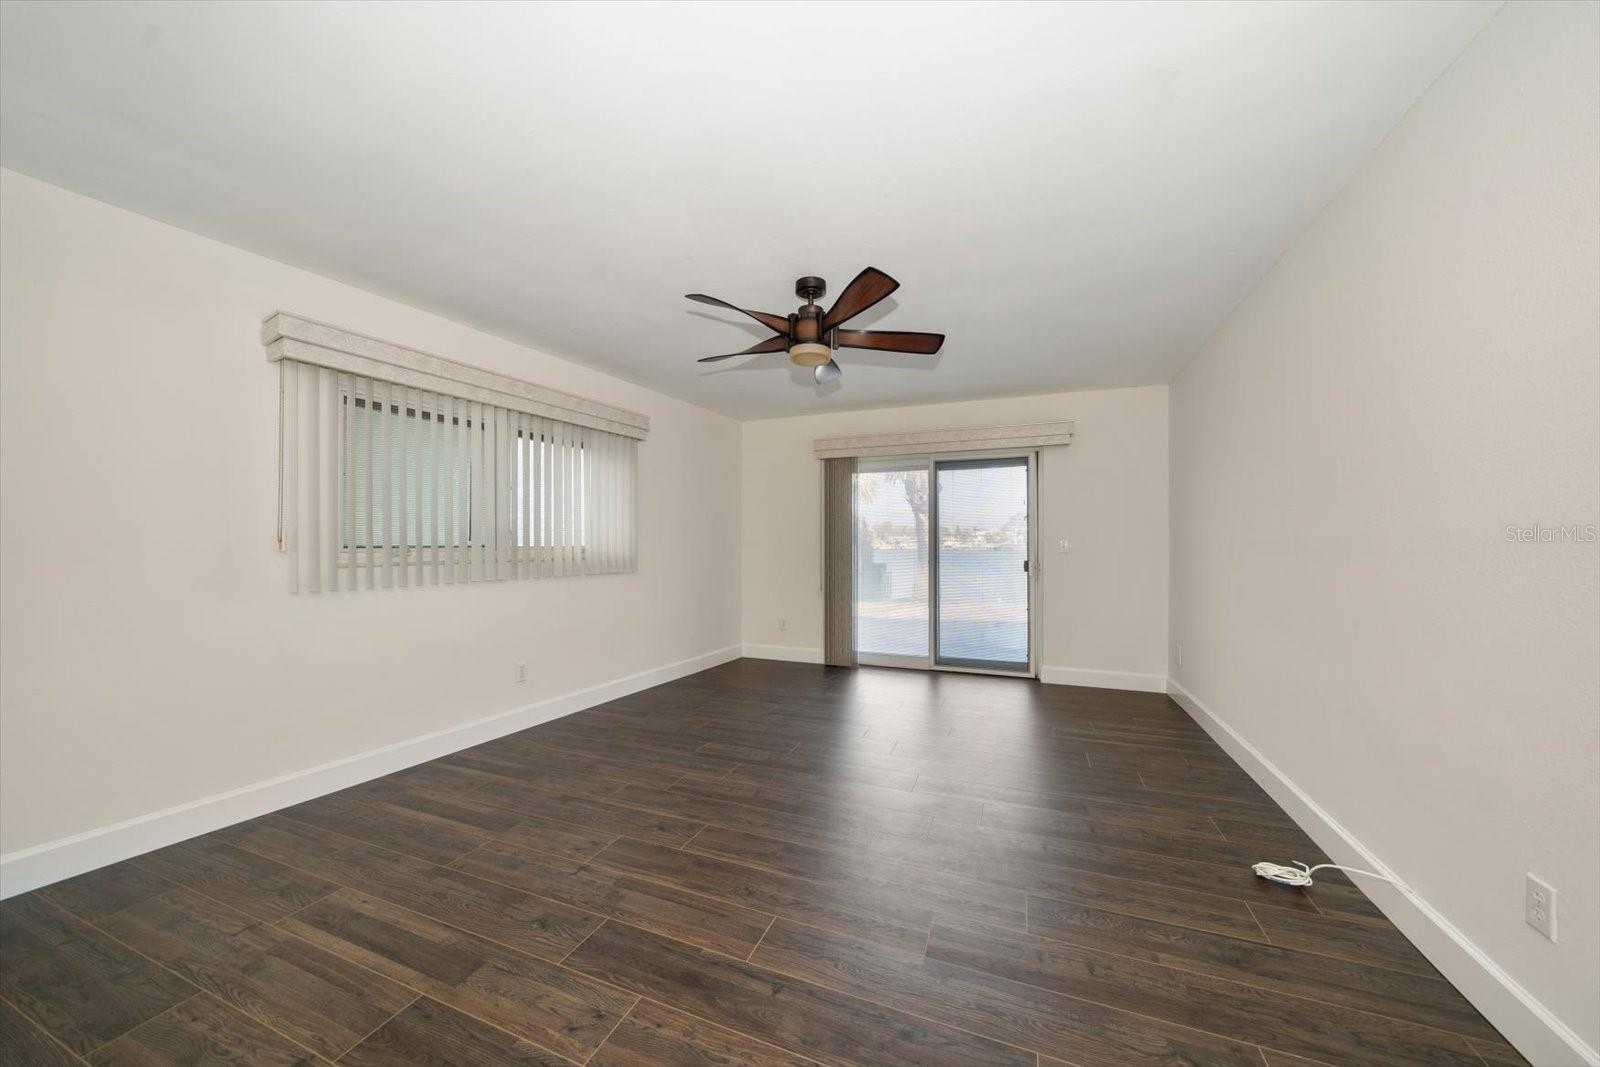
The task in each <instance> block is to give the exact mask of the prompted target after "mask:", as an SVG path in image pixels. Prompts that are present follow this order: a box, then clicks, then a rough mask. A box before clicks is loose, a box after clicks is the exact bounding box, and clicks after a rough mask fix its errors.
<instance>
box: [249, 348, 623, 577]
mask: <svg viewBox="0 0 1600 1067" xmlns="http://www.w3.org/2000/svg"><path fill="white" fill-rule="evenodd" d="M279 367H280V368H281V374H282V376H283V377H282V409H281V413H280V414H281V419H282V431H281V432H282V457H281V460H282V464H281V470H280V481H279V489H280V494H281V499H280V516H279V547H280V549H281V550H282V551H283V552H284V553H285V554H286V555H287V556H288V557H289V564H290V566H289V587H290V589H291V591H294V592H301V591H304V592H312V593H318V592H338V591H342V590H351V591H353V590H358V589H380V588H397V587H400V588H403V587H406V586H410V585H428V584H431V585H438V584H441V583H455V582H481V581H504V580H511V579H518V578H552V577H561V576H565V575H577V574H614V573H619V572H623V571H632V570H634V569H635V566H636V560H637V548H638V546H637V536H636V529H637V518H636V512H635V503H634V500H635V482H636V479H637V472H638V441H636V440H634V439H633V438H631V437H624V436H622V435H619V434H614V433H608V432H606V431H603V430H598V429H594V428H591V427H587V426H578V425H574V424H572V423H568V422H562V421H559V420H556V419H550V418H543V417H540V416H536V415H532V414H529V413H527V412H523V411H516V410H513V409H509V408H504V407H498V406H496V405H493V404H488V403H482V402H479V401H475V400H469V399H466V398H463V397H457V396H451V395H448V394H445V393H435V392H429V391H427V390H423V389H418V388H414V387H408V386H405V385H402V384H398V383H395V382H389V381H384V380H381V379H377V378H367V377H362V376H360V375H355V374H348V373H345V372H343V371H338V370H334V369H332V368H329V367H320V366H314V365H311V364H304V363H299V362H296V361H294V360H287V359H286V360H282V361H280V362H279Z"/></svg>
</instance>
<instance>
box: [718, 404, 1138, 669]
mask: <svg viewBox="0 0 1600 1067" xmlns="http://www.w3.org/2000/svg"><path fill="white" fill-rule="evenodd" d="M1055 419H1073V420H1075V422H1076V432H1075V435H1074V437H1073V441H1072V444H1070V445H1062V446H1057V447H1053V448H1047V449H1043V450H1042V455H1041V457H1040V463H1039V497H1040V500H1039V505H1038V508H1037V510H1038V521H1039V545H1040V548H1041V550H1042V552H1043V559H1042V560H1041V561H1040V562H1041V565H1042V569H1041V572H1040V586H1041V592H1040V596H1041V599H1042V601H1043V604H1042V621H1043V632H1042V634H1041V646H1042V648H1041V651H1042V655H1041V656H1040V657H1039V663H1040V665H1041V667H1042V668H1043V670H1042V672H1041V673H1042V674H1043V676H1044V677H1045V679H1046V680H1048V681H1058V682H1070V683H1075V684H1086V685H1090V684H1105V685H1116V686H1122V687H1126V688H1141V687H1153V688H1156V689H1160V688H1161V687H1162V685H1164V683H1165V679H1166V673H1167V652H1166V631H1167V564H1168V554H1167V490H1166V486H1167V388H1166V387H1165V386H1147V387H1143V388H1136V389H1104V390H1095V391H1091V392H1079V393H1056V394H1051V395H1046V396H1034V397H1018V398H1014V399H1002V400H975V401H970V402H966V403H958V404H931V405H924V406H919V407H902V408H882V409H878V410H872V411H850V412H840V413H837V414H827V415H809V416H803V417H799V418H787V419H768V420H763V421H756V422H747V423H745V424H744V493H743V505H744V506H743V515H744V532H743V537H742V542H743V547H744V577H743V581H742V585H743V590H744V641H745V646H746V653H747V654H760V655H774V656H777V655H786V654H787V655H795V656H804V655H813V656H814V655H819V654H820V650H821V647H822V548H821V544H822V510H821V509H822V503H821V484H822V480H821V472H820V471H821V468H820V461H819V460H818V459H817V458H816V456H815V454H814V453H813V451H812V442H813V441H815V439H816V438H818V437H834V436H838V435H841V434H850V433H899V432H913V431H917V430H941V429H950V428H959V427H974V426H997V425H1015V424H1022V423H1029V422H1042V421H1049V420H1055ZM1063 537H1064V538H1067V539H1068V541H1069V544H1070V551H1069V552H1068V553H1067V554H1066V555H1062V554H1060V552H1059V550H1058V549H1057V547H1056V546H1057V542H1058V541H1059V540H1060V539H1061V538H1063ZM780 619H782V620H786V621H787V629H784V630H780V629H779V628H778V626H779V620H780Z"/></svg>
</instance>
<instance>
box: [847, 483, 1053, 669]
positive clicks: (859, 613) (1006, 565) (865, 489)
mask: <svg viewBox="0 0 1600 1067" xmlns="http://www.w3.org/2000/svg"><path fill="white" fill-rule="evenodd" d="M1032 486H1033V468H1032V456H1031V455H1027V454H1024V455H1007V456H984V457H979V458H972V457H970V456H963V457H950V458H945V457H939V456H918V457H909V458H898V459H893V460H883V459H863V460H862V461H861V463H860V467H859V470H858V472H857V474H856V487H855V513H856V514H855V522H856V574H855V601H856V603H855V614H856V655H857V657H858V658H859V659H860V660H861V662H864V663H871V664H880V665H886V666H899V667H923V668H940V669H946V670H977V671H996V672H1004V673H1008V674H1010V673H1016V674H1032V673H1033V617H1032V610H1031V607H1032V601H1033V597H1032V583H1033V577H1034V576H1033V574H1032V573H1031V568H1030V562H1029V561H1030V558H1031V556H1032V551H1031V549H1032V538H1033V530H1032V515H1031V510H1030V505H1031V500H1032V496H1033V490H1032Z"/></svg>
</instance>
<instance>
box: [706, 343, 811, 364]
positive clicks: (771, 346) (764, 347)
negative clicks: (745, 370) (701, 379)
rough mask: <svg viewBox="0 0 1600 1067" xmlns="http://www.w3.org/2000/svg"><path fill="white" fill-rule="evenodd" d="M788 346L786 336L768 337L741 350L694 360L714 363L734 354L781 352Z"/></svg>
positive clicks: (730, 357)
mask: <svg viewBox="0 0 1600 1067" xmlns="http://www.w3.org/2000/svg"><path fill="white" fill-rule="evenodd" d="M788 347H789V339H788V338H787V337H769V338H767V339H766V340H765V341H757V342H756V343H755V344H753V345H751V346H750V347H749V348H747V349H745V350H744V351H743V352H729V353H728V354H727V355H723V356H706V357H705V358H703V359H697V360H695V362H696V363H715V362H716V361H717V360H719V359H732V358H733V357H734V356H754V355H758V354H760V353H762V352H782V351H783V350H784V349H785V348H788Z"/></svg>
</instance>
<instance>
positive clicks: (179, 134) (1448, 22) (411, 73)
mask: <svg viewBox="0 0 1600 1067" xmlns="http://www.w3.org/2000/svg"><path fill="white" fill-rule="evenodd" d="M1496 6H1497V5H1496V4H1494V3H1475V2H1474V3H1455V2H1451V3H1444V2H1438V3H1391V2H1380V3H1351V2H1333V3H1258V4H1246V3H1238V4H1199V3H1196V4H1174V5H1168V4H1154V3H1150V4H1090V3H1075V4H1062V5H1046V4H1026V5H1017V6H1009V5H999V4H982V5H966V4H932V3H929V4H920V3H919V4H911V3H891V4H883V5H876V4H865V3H851V4H832V3H821V2H818V3H809V4H796V5H788V4H742V5H711V4H706V5H655V6H642V5H641V6H636V5H623V4H592V5H574V6H567V5H557V4H538V5H528V6H510V5H504V6H499V5H480V4H461V3H458V4H439V5H426V6H424V5H362V4H291V3H268V4H254V3H214V4H166V3H160V4H157V3H144V2H125V3H113V4H99V3H76V4H67V3H7V4H5V5H4V7H3V8H0V163H3V164H4V165H5V166H7V167H11V168H13V169H16V170H19V171H23V172H25V173H28V174H32V175H34V176H37V177H39V178H42V179H44V180H45V181H49V182H53V183H55V184H58V185H62V186H65V187H67V188H69V189H74V190H78V191H80V192H83V193H86V194H88V195H90V196H94V197H97V198H99V199H102V200H106V201H109V202H111V203H114V204H119V205H122V206H124V207H128V208H131V209H133V210H135V211H138V212H141V213H143V214H146V215H149V216H152V217H154V218H157V219H162V220H164V221H167V222H171V223H174V224H176V225H178V226H182V227H185V228H187V229H190V230H194V231H197V232H199V233H203V234H207V235H209V236H212V237H216V238H218V239H220V240H223V241H227V242H230V243H232V244H236V245H240V246H242V247H245V248H250V249H253V250H256V251H259V252H262V253H264V254H266V255H269V256H272V257H274V258H276V259H280V260H284V261H286V262H290V263H294V264H297V265H300V266H304V267H308V268H310V269H313V270H316V271H319V272H321V273H324V274H329V275H332V276H334V277H337V278H342V279H345V280H348V281H351V282H354V283H356V284H358V285H361V286H364V287H366V288H369V289H373V290H376V291H379V292H382V293H386V294H389V295H393V296H395V297H398V298H400V299H402V300H406V301H408V302H410V303H414V304H417V305H420V306H423V307H427V308H431V309H434V310H437V311H440V312H442V313H443V314H446V315H448V316H450V317H452V318H455V319H459V320H461V321H463V322H467V323H471V324H473V325H476V326H479V327H482V328H484V329H487V330H490V331H492V332H494V333H498V334H501V335H503V336H506V337H510V338H513V339H516V340H520V341H524V342H526V343H528V344H531V345H534V346H536V347H539V348H543V349H546V350H549V351H552V352H556V353H559V354H562V355H566V356H569V357H571V358H574V359H577V360H581V361H583V362H585V363H589V364H592V365H594V366H597V367H600V368H603V369H607V370H610V371H613V372H615V373H618V374H620V375H622V376H624V377H627V378H631V379H633V380H635V381H639V382H643V383H645V384H648V385H651V386H654V387H656V388H659V389H661V390H663V391H665V392H668V393H671V394H674V395H676V396H680V397H684V398H686V399H689V400H692V401H695V402H697V403H701V404H704V405H706V406H708V407H711V408H715V409H717V410H720V411H724V412H727V413H729V414H733V415H737V416H740V417H745V418H749V417H763V416H771V415H785V414H798V413H803V412H811V411H817V410H823V409H838V408H845V407H870V406H880V405H885V404H899V403H915V402H925V401H935V400H952V399H961V398H967V397H976V396H992V395H1005V394H1015V393H1027V392H1042V391H1050V390H1057V389H1072V388H1084V387H1097V386H1114V385H1129V384H1141V383H1151V382H1162V381H1166V380H1168V379H1169V378H1170V377H1171V375H1172V374H1173V372H1174V371H1175V370H1176V369H1177V368H1178V367H1179V366H1180V365H1181V364H1182V363H1183V361H1184V360H1185V359H1186V358H1187V357H1188V356H1189V355H1190V354H1191V353H1192V352H1194V350H1195V349H1196V348H1197V347H1198V346H1199V345H1200V343H1201V342H1202V341H1203V340H1204V339H1205V338H1206V337H1207V336H1208V335H1209V334H1210V333H1211V332H1212V331H1213V330H1214V329H1215V328H1216V327H1217V326H1218V325H1219V324H1220V323H1221V322H1222V320H1223V319H1224V318H1225V316H1226V315H1227V313H1228V311H1229V310H1230V309H1231V308H1232V307H1233V305H1234V304H1235V303H1236V302H1237V301H1238V300H1239V299H1240V298H1241V297H1243V296H1244V295H1245V294H1246V293H1247V292H1248V291H1249V290H1250V288H1251V286H1252V285H1253V284H1254V283H1255V281H1256V279H1257V278H1259V277H1260V275H1261V274H1262V273H1263V271H1265V270H1266V268H1267V267H1268V266H1269V265H1270V264H1271V262H1272V261H1273V259H1274V258H1276V256H1277V255H1278V254H1279V253H1280V252H1281V251H1282V250H1283V248H1284V247H1285V246H1286V245H1287V243H1288V242H1289V241H1290V240H1292V239H1293V237H1294V235H1295V234H1296V233H1297V232H1298V230H1299V229H1300V228H1301V227H1302V226H1303V225H1304V224H1305V223H1306V222H1307V221H1308V220H1309V219H1310V217H1311V216H1312V215H1313V214H1314V213H1315V212H1316V211H1317V209H1318V208H1319V207H1320V206H1321V205H1322V204H1323V203H1325V202H1326V201H1327V199H1328V198H1329V197H1330V196H1331V195H1332V194H1333V193H1334V192H1335V191H1336V190H1337V189H1338V188H1339V186H1340V184H1341V183H1342V182H1343V180H1344V179H1345V178H1346V177H1347V176H1348V175H1349V173H1350V172H1351V171H1352V170H1353V169H1354V168H1355V166H1356V165H1357V164H1358V163H1359V162H1360V161H1361V159H1362V158H1363V157H1364V156H1365V155H1366V154H1367V153H1368V152H1369V151H1371V149H1372V148H1373V147H1374V146H1375V145H1376V144H1377V143H1378V141H1379V140H1380V139H1381V138H1382V136H1383V135H1384V134H1385V133H1386V132H1387V131H1388V130H1389V129H1390V128H1391V127H1392V126H1393V125H1394V123H1395V122H1396V121H1397V120H1398V118H1399V117H1400V116H1401V114H1402V113H1403V112H1404V111H1405V110H1406V108H1407V107H1409V106H1410V104H1411V103H1412V102H1413V101H1414V100H1415V99H1416V98H1417V96H1418V95H1420V93H1421V92H1422V91H1423V89H1425V88H1426V87H1427V85H1428V84H1429V83H1430V82H1431V81H1432V80H1433V79H1434V78H1435V77H1437V76H1438V74H1439V73H1440V72H1441V71H1442V70H1443V69H1444V67H1445V66H1446V65H1447V64H1448V63H1449V62H1450V61H1451V60H1452V59H1453V58H1454V57H1455V56H1456V55H1457V53H1459V52H1460V51H1461V49H1462V47H1463V46H1464V45H1465V44H1466V42H1467V40H1468V39H1469V38H1470V37H1471V36H1472V35H1473V34H1474V33H1475V32H1476V31H1477V30H1478V29H1479V28H1480V27H1481V26H1482V24H1483V23H1484V21H1485V20H1486V19H1487V18H1488V17H1489V16H1490V15H1491V14H1492V13H1493V11H1494V9H1495V7H1496ZM868 264H871V265H873V266H876V267H879V268H881V269H883V270H885V271H887V272H888V273H890V274H892V275H893V276H895V277H896V278H898V279H899V280H900V282H901V283H902V286H903V288H902V289H901V290H900V291H899V293H897V294H896V295H895V296H894V297H892V298H891V299H890V300H888V301H885V302H884V304H882V305H879V307H878V308H875V309H873V310H872V311H871V312H869V313H868V314H866V315H864V316H862V317H861V318H860V319H858V320H856V321H855V322H854V323H852V325H856V326H870V325H879V326H881V327H882V328H884V329H905V330H930V331H937V332H943V333H945V334H947V335H948V337H949V340H948V341H947V342H946V344H945V347H944V350H943V352H942V353H941V354H940V355H939V356H937V357H932V358H930V357H917V356H899V355H887V354H873V353H861V352H853V351H847V352H845V353H843V354H842V356H841V360H840V362H841V363H842V364H843V365H844V367H845V377H844V380H843V382H842V383H840V384H839V385H837V386H834V387H829V388H826V389H819V388H818V387H816V386H814V385H812V384H811V382H810V376H809V373H808V372H805V373H802V372H798V371H794V370H792V369H790V368H789V367H788V365H787V364H786V363H785V362H784V359H783V356H782V355H781V354H778V355H766V356H756V357H752V358H750V359H749V360H745V361H734V360H730V361H727V362H724V363H720V364H714V365H712V366H711V367H709V368H708V367H706V366H702V365H699V364H696V363H695V359H696V357H699V356H705V355H712V354H716V353H721V352H732V351H736V350H738V349H740V348H744V347H746V346H747V345H749V344H751V343H752V342H753V341H755V340H757V339H759V338H761V337H764V336H768V335H767V334H765V333H764V332H763V331H762V330H761V328H760V327H758V326H756V325H755V324H754V323H751V322H749V321H748V320H743V319H742V318H741V317H740V316H737V315H734V314H731V313H728V314H724V313H720V312H718V311H716V309H712V308H707V307H704V306H702V305H698V304H691V303H689V302H687V301H685V300H684V299H683V294H684V293H688V292H706V293H711V294H713V295H715V296H720V297H722V298H724V299H727V300H730V301H732V302H734V303H736V304H740V305H742V306H744V307H753V308H757V309H760V310H767V311H774V312H778V313H787V312H788V311H790V310H792V309H793V308H794V306H795V305H796V304H797V303H798V301H797V300H796V299H795V297H794V295H793V291H794V279H795V278H796V277H798V276H800V275H802V274H820V275H822V276H823V277H825V278H826V279H827V280H828V282H829V286H830V292H831V293H837V292H838V290H839V289H840V288H842V287H843V285H844V283H845V282H846V281H848V280H849V278H850V277H851V276H852V275H854V274H855V273H856V272H857V271H858V270H860V269H861V268H862V267H864V266H866V265H868ZM397 340H401V341H403V340H404V338H398V339H397ZM550 384H552V385H559V384H560V383H558V382H552V383H550Z"/></svg>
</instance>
